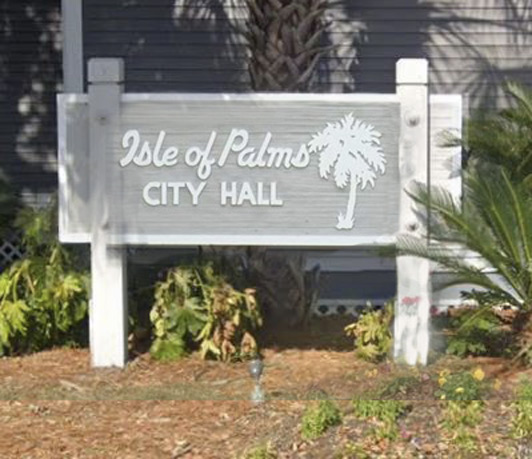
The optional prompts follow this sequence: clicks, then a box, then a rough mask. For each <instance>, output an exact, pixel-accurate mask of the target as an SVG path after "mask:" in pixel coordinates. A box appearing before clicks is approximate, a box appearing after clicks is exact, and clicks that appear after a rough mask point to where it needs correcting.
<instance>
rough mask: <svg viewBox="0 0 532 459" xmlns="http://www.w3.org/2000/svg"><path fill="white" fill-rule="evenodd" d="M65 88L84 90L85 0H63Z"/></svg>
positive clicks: (69, 90)
mask: <svg viewBox="0 0 532 459" xmlns="http://www.w3.org/2000/svg"><path fill="white" fill-rule="evenodd" d="M61 16H62V33H63V90H64V91H65V92H83V86H84V84H83V83H84V72H83V65H84V63H83V0H61Z"/></svg>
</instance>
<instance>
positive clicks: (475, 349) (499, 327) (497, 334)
mask: <svg viewBox="0 0 532 459" xmlns="http://www.w3.org/2000/svg"><path fill="white" fill-rule="evenodd" d="M450 329H451V335H450V337H449V339H448V344H447V353H448V354H453V355H457V356H459V357H465V356H468V355H474V356H480V355H491V356H499V355H502V354H503V353H504V352H507V351H508V349H509V348H508V346H507V345H508V342H509V339H510V336H509V332H508V330H507V329H505V328H504V326H503V323H502V322H501V320H500V318H499V317H498V316H497V315H496V314H495V313H494V311H493V308H492V306H491V304H489V303H487V305H485V306H482V307H480V308H475V309H465V310H463V311H461V312H460V313H459V314H458V315H457V316H456V317H454V318H453V319H452V320H451V323H450Z"/></svg>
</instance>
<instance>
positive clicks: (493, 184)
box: [398, 164, 532, 349]
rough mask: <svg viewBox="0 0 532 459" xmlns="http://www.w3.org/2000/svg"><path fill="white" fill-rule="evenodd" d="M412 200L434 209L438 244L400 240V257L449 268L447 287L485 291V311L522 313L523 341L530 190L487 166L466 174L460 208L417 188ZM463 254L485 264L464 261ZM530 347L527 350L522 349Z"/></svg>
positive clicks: (531, 243)
mask: <svg viewBox="0 0 532 459" xmlns="http://www.w3.org/2000/svg"><path fill="white" fill-rule="evenodd" d="M410 195H411V197H412V198H413V199H414V200H415V201H416V202H417V203H418V204H419V205H421V206H422V207H424V208H426V209H430V215H431V219H432V220H431V225H430V231H431V233H430V239H431V241H435V243H429V244H428V245H427V244H426V242H425V240H421V239H418V238H415V237H411V236H401V237H399V239H398V251H399V254H403V255H414V256H419V257H423V258H428V259H430V260H432V261H434V262H436V263H438V264H439V265H440V266H442V267H444V268H447V269H448V270H449V272H450V279H449V281H448V282H447V283H446V284H445V285H444V286H450V285H460V284H473V285H476V286H479V287H481V288H482V289H483V293H480V294H477V297H480V298H482V299H483V300H484V305H485V306H492V305H494V304H497V303H498V304H500V303H509V304H511V305H513V306H516V307H518V308H519V310H520V312H521V314H520V320H519V321H517V322H516V323H515V325H516V327H517V328H518V329H519V330H518V331H520V332H521V333H522V335H523V337H524V336H525V335H526V334H527V333H526V331H527V330H528V328H529V326H532V322H531V320H530V314H531V312H532V311H531V310H532V195H531V194H530V192H529V190H528V189H527V187H526V185H525V184H523V183H519V182H515V181H513V180H511V179H510V175H509V173H508V172H507V171H505V169H504V168H502V167H500V166H493V165H489V164H486V165H484V166H483V167H480V166H479V167H477V168H476V169H475V170H474V171H471V172H468V173H466V174H465V177H464V198H463V201H462V202H459V200H457V199H456V198H455V197H454V196H453V195H452V194H451V193H450V192H448V191H447V190H445V189H444V188H440V187H432V188H431V189H430V190H429V189H427V187H425V186H422V185H419V184H418V185H416V186H415V187H414V189H412V190H410ZM457 248H459V249H460V250H456V249H457ZM464 249H467V250H468V251H470V252H473V253H474V254H476V255H477V256H478V258H477V260H478V259H480V260H481V263H482V264H481V265H479V264H478V263H474V262H472V261H471V258H470V257H467V258H464V256H463V255H464V252H463V250H464ZM494 273H496V275H494ZM528 347H529V344H528V343H526V345H524V344H523V349H527V348H528Z"/></svg>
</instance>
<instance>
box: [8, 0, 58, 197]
mask: <svg viewBox="0 0 532 459" xmlns="http://www.w3.org/2000/svg"><path fill="white" fill-rule="evenodd" d="M60 30H61V14H60V1H59V0H26V1H20V0H1V1H0V176H1V177H3V178H5V179H6V178H7V179H8V180H9V181H10V182H11V184H12V185H13V187H15V189H17V191H19V192H20V193H21V194H23V196H24V197H25V198H26V199H27V200H29V201H35V200H37V199H38V198H39V196H40V195H41V194H42V195H44V196H47V195H48V194H49V193H50V192H52V191H53V190H55V189H56V186H57V185H56V184H57V171H56V156H57V146H56V145H57V144H56V109H55V95H56V92H57V91H60V90H61V73H62V63H61V36H60Z"/></svg>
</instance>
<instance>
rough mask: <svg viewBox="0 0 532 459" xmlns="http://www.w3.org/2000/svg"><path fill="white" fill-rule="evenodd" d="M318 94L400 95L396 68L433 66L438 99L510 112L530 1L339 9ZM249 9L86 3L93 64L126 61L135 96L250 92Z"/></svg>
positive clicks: (528, 51)
mask: <svg viewBox="0 0 532 459" xmlns="http://www.w3.org/2000/svg"><path fill="white" fill-rule="evenodd" d="M330 4H331V6H330V9H329V11H328V20H329V21H330V23H331V26H330V29H329V33H328V34H327V37H326V39H325V42H327V43H328V44H334V45H335V46H336V48H335V50H334V52H332V53H331V54H330V55H329V56H328V57H327V58H325V59H323V60H322V62H321V64H320V72H319V76H318V78H317V80H316V87H315V89H316V91H318V92H352V91H356V92H394V91H395V62H396V61H397V59H399V58H403V57H425V58H427V59H429V61H430V66H431V73H430V81H431V90H432V92H434V93H447V94H449V93H462V94H463V95H464V97H465V103H464V106H465V107H466V109H467V107H469V108H477V107H480V106H481V105H487V106H488V107H491V108H493V107H495V106H499V107H500V106H504V105H505V103H506V98H505V96H504V94H503V93H502V91H501V89H500V85H501V83H502V82H503V81H504V80H507V79H510V80H519V81H523V82H525V83H528V84H532V64H530V62H531V61H532V47H531V46H530V45H531V44H532V43H531V42H532V33H531V32H532V21H530V19H531V16H532V12H531V11H532V9H531V8H530V4H529V2H528V1H527V0H513V1H512V2H508V1H507V0H356V1H350V0H331V1H330ZM246 17H247V10H246V7H245V5H244V1H243V0H218V1H206V0H135V1H131V0H85V43H86V56H87V58H89V57H96V56H104V57H105V56H109V57H111V56H113V57H116V56H121V57H125V59H126V68H127V88H126V89H127V90H128V91H146V92H159V91H163V92H164V91H204V92H216V91H237V92H240V91H249V90H250V87H249V77H248V75H247V71H246V48H245V41H244V38H243V34H242V30H243V28H244V27H245V19H246Z"/></svg>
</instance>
